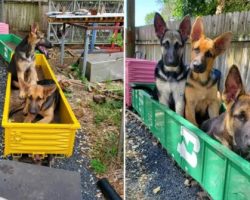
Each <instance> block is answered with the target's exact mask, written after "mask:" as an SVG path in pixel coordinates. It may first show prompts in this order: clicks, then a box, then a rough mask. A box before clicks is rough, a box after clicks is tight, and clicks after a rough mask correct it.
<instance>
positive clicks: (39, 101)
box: [20, 81, 57, 123]
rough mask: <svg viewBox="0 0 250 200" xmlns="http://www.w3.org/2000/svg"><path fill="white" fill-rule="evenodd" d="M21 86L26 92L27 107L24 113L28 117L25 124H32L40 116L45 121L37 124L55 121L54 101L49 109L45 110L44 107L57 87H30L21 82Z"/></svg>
mask: <svg viewBox="0 0 250 200" xmlns="http://www.w3.org/2000/svg"><path fill="white" fill-rule="evenodd" d="M20 85H22V87H23V88H24V91H25V96H26V100H25V106H24V109H23V112H24V114H25V115H27V116H26V117H25V119H24V122H26V123H30V122H32V121H33V120H34V119H35V118H36V116H37V115H38V114H39V115H41V116H43V119H41V120H39V121H37V123H50V122H52V121H53V119H54V111H55V108H56V106H57V105H56V102H55V101H54V102H53V103H52V105H51V106H50V107H49V108H48V109H45V110H44V109H43V107H42V105H43V104H44V103H45V101H46V99H47V97H49V96H51V95H52V94H53V93H54V92H55V91H56V89H57V86H56V85H55V84H54V85H50V86H42V85H30V84H27V83H25V82H24V81H20ZM31 110H36V113H31V112H30V111H31Z"/></svg>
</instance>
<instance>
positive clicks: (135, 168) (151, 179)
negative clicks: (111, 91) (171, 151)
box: [126, 113, 201, 200]
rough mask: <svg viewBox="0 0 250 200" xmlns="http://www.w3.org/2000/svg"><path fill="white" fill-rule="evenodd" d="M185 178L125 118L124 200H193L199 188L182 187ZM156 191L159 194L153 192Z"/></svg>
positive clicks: (135, 122)
mask: <svg viewBox="0 0 250 200" xmlns="http://www.w3.org/2000/svg"><path fill="white" fill-rule="evenodd" d="M184 181H185V174H184V172H183V171H182V170H181V169H180V168H179V167H178V166H177V165H176V164H175V162H174V161H173V160H172V158H170V157H169V156H168V155H167V153H166V151H165V150H163V149H162V148H161V147H160V146H159V145H158V143H157V141H156V139H154V138H153V137H152V134H151V133H150V131H149V130H148V129H147V128H146V126H145V125H144V124H143V123H141V122H140V121H139V120H138V119H136V118H135V117H134V116H133V115H131V114H128V113H127V115H126V197H127V199H128V200H134V199H145V200H163V199H164V200H165V199H166V200H186V199H189V200H196V199H197V192H199V191H201V188H200V187H199V186H198V185H196V186H193V187H187V186H185V185H184ZM154 189H155V190H157V189H158V192H156V191H155V192H156V193H154V192H153V191H154Z"/></svg>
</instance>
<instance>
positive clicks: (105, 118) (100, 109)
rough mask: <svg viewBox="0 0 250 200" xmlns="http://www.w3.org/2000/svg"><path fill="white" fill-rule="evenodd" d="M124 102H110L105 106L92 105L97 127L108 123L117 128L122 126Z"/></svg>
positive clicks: (104, 104)
mask: <svg viewBox="0 0 250 200" xmlns="http://www.w3.org/2000/svg"><path fill="white" fill-rule="evenodd" d="M122 106H123V103H122V101H117V100H108V101H106V102H105V103H103V104H96V103H94V102H91V103H90V107H91V108H92V110H93V112H94V122H95V123H96V124H97V125H100V124H101V123H104V122H105V123H108V124H112V125H115V126H117V127H119V126H120V124H121V115H122V113H121V108H122Z"/></svg>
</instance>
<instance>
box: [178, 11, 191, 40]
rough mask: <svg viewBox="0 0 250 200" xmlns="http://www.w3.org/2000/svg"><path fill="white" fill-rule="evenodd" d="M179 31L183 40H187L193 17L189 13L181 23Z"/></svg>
mask: <svg viewBox="0 0 250 200" xmlns="http://www.w3.org/2000/svg"><path fill="white" fill-rule="evenodd" d="M179 31H180V33H181V37H182V39H183V41H184V42H186V41H187V39H188V38H189V35H190V32H191V19H190V16H189V15H186V16H185V17H184V19H183V20H182V22H181V23H180V26H179Z"/></svg>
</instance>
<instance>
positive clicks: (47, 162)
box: [42, 154, 54, 167]
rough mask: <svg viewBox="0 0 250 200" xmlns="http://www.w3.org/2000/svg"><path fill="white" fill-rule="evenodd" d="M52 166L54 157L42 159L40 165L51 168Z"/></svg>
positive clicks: (49, 156)
mask: <svg viewBox="0 0 250 200" xmlns="http://www.w3.org/2000/svg"><path fill="white" fill-rule="evenodd" d="M53 164H54V155H51V154H49V155H48V156H47V157H45V158H44V159H43V162H42V165H43V166H47V167H51V166H52V165H53Z"/></svg>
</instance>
